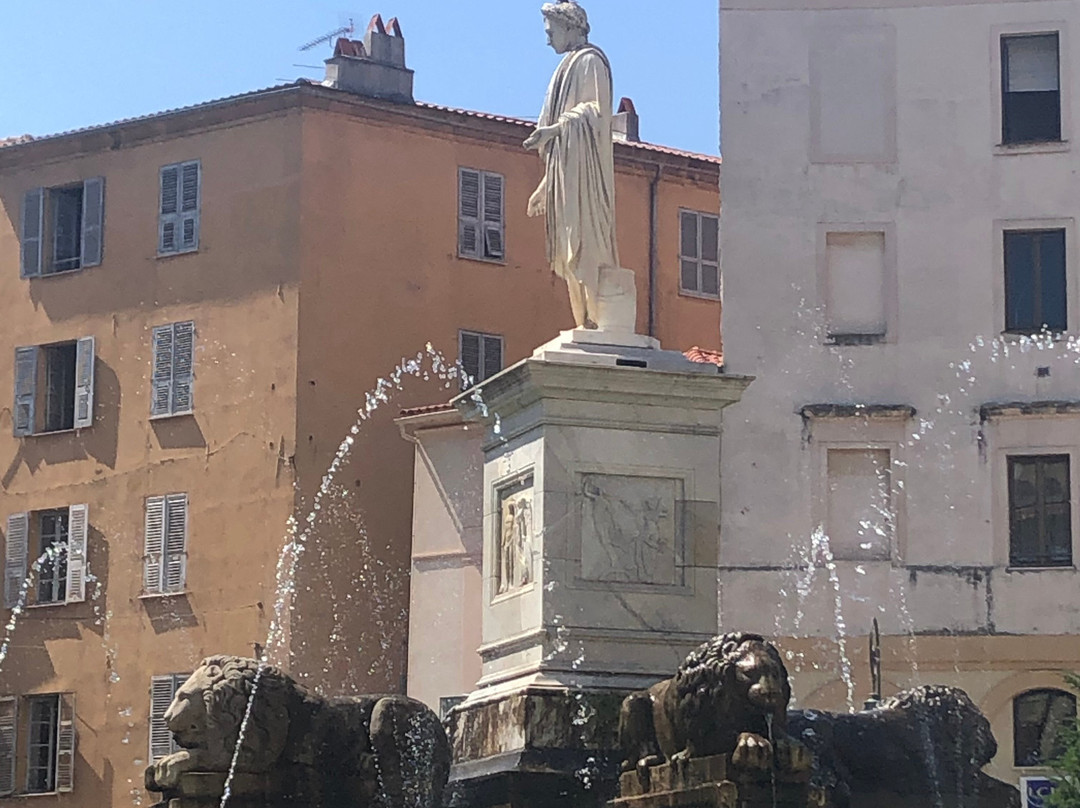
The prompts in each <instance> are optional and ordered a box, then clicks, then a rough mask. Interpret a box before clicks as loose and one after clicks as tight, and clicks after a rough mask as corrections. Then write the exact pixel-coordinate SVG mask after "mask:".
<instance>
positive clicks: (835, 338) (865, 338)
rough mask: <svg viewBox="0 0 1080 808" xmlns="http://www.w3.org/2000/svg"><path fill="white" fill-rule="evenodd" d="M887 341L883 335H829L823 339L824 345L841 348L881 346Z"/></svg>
mask: <svg viewBox="0 0 1080 808" xmlns="http://www.w3.org/2000/svg"><path fill="white" fill-rule="evenodd" d="M887 341H888V340H887V338H886V335H885V334H829V335H828V336H827V337H826V338H825V344H826V345H835V346H838V347H841V348H851V347H855V348H858V347H862V346H864V345H882V344H884V343H885V342H887Z"/></svg>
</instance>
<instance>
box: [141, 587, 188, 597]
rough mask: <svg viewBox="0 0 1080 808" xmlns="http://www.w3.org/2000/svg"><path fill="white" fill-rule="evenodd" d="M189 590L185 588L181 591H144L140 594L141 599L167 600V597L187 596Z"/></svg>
mask: <svg viewBox="0 0 1080 808" xmlns="http://www.w3.org/2000/svg"><path fill="white" fill-rule="evenodd" d="M187 594H188V590H186V589H184V590H183V591H180V592H143V593H142V594H141V595H139V600H165V599H167V598H183V597H187Z"/></svg>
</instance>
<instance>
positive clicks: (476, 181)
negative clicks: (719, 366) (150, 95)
mask: <svg viewBox="0 0 1080 808" xmlns="http://www.w3.org/2000/svg"><path fill="white" fill-rule="evenodd" d="M411 79H412V74H411V71H409V70H407V69H406V68H405V65H404V48H403V40H402V39H401V33H400V29H399V28H398V26H397V25H396V24H390V25H387V26H383V25H382V24H381V22H380V21H378V20H376V21H375V24H374V25H373V26H372V28H371V30H370V31H369V32H368V35H367V36H366V37H365V40H364V41H363V42H351V41H345V40H342V41H340V42H339V43H338V46H337V48H336V50H335V55H334V57H333V58H331V59H330V60H328V62H327V80H326V81H324V82H322V83H314V82H310V81H299V82H296V83H292V84H286V85H282V86H278V87H272V88H269V89H265V90H258V91H255V92H251V93H246V94H243V95H239V96H234V97H231V98H225V99H221V100H217V101H211V102H208V103H205V104H199V105H196V106H193V107H189V108H185V109H180V110H173V111H168V112H162V113H158V114H154V115H149V116H146V117H144V118H138V119H133V120H127V121H122V122H118V123H112V124H107V125H103V126H95V127H91V128H87V129H83V130H79V131H75V132H69V133H64V134H60V135H55V136H49V137H41V138H25V137H24V138H18V139H12V140H9V141H4V142H0V212H2V215H0V307H2V308H0V311H2V314H0V399H3V400H6V402H8V403H6V404H4V405H3V406H2V407H0V510H2V513H0V529H2V530H3V531H4V537H3V542H2V546H3V551H4V607H5V609H6V610H7V611H5V613H4V620H5V622H6V621H7V620H9V619H10V620H11V621H12V622H10V623H9V624H8V628H7V630H6V633H5V634H4V635H3V637H2V643H3V644H2V650H0V697H2V698H0V797H4V796H10V795H21V794H27V793H52V792H56V793H57V794H58V796H57V798H56V802H57V803H58V804H62V805H79V806H88V807H89V806H94V808H97V806H102V805H121V804H125V805H126V804H139V801H140V800H141V801H142V803H143V804H148V803H149V802H152V801H153V796H152V795H148V794H146V793H144V792H143V791H142V789H143V781H142V772H143V769H144V768H145V766H146V765H147V763H148V762H150V761H152V760H153V759H154V758H155V757H159V756H161V755H164V754H168V753H169V752H170V751H171V749H172V740H171V736H170V735H169V733H168V731H167V729H166V728H165V726H164V723H163V721H162V720H161V716H162V715H163V714H164V710H165V708H166V707H167V705H168V703H169V701H170V700H171V698H172V694H173V691H174V689H175V687H176V686H177V685H178V683H179V682H181V681H182V680H183V678H184V675H185V674H186V673H187V672H188V671H190V670H191V669H192V666H193V665H195V664H197V661H198V660H199V659H200V658H202V657H203V656H205V655H208V654H211V653H230V654H241V655H247V656H251V655H255V654H260V653H262V652H264V651H267V652H269V653H270V655H271V659H272V660H273V661H275V662H276V663H278V664H280V665H282V666H284V667H286V668H287V669H288V670H289V671H290V672H291V673H293V675H294V676H296V677H297V678H298V679H299V680H300V681H301V682H303V683H304V684H306V685H308V686H309V687H312V688H314V689H317V690H319V691H320V692H324V693H329V694H334V693H355V692H364V691H369V692H371V691H386V690H402V689H403V688H404V686H405V685H404V683H405V679H406V660H407V650H406V649H407V628H408V624H409V621H408V605H409V583H410V582H409V572H408V571H409V559H410V537H411V532H412V525H411V519H412V512H411V503H412V494H413V465H412V460H413V452H412V448H411V447H410V446H409V444H407V443H406V442H405V441H403V440H402V439H401V436H400V434H399V430H398V428H397V426H395V424H394V418H395V417H396V416H397V415H398V412H399V411H400V409H402V408H406V407H415V406H418V405H423V404H430V403H433V402H440V401H446V400H447V399H448V398H449V397H450V396H451V395H452V394H454V393H456V391H457V389H458V387H459V384H460V382H459V381H458V380H456V379H444V378H441V377H440V371H439V368H438V367H433V360H432V358H431V354H430V353H429V351H428V349H427V347H426V346H427V345H428V344H430V345H431V346H432V349H433V351H438V352H441V353H442V355H443V356H444V357H445V360H446V362H448V363H451V364H452V363H453V362H455V361H456V360H458V359H460V360H461V362H462V363H463V365H464V367H465V369H466V370H467V371H468V372H469V373H470V374H471V375H472V376H474V377H484V376H486V375H489V374H490V373H493V372H495V371H497V370H499V369H500V368H502V367H505V366H507V365H509V364H510V363H512V362H515V361H517V360H519V359H521V358H523V357H525V356H527V355H528V354H529V353H531V351H532V350H533V348H534V347H536V346H537V345H539V344H541V343H543V342H545V341H547V340H548V339H550V338H552V337H553V336H555V335H556V334H557V332H558V331H559V330H561V329H566V328H569V327H571V326H572V319H571V314H570V308H569V304H568V301H567V295H566V287H565V284H563V283H562V282H561V281H559V280H558V279H557V278H555V277H554V276H553V275H552V274H551V272H550V271H549V269H548V267H547V264H546V261H545V256H544V238H543V223H542V221H541V220H536V219H528V218H527V217H526V215H525V207H526V200H527V199H528V196H529V194H530V192H531V191H532V189H533V188H534V187H535V186H536V184H537V182H538V180H539V179H540V176H541V165H540V163H539V160H538V159H537V157H536V155H535V153H530V152H526V151H524V150H523V149H522V146H521V143H522V141H523V140H524V139H525V137H526V136H527V135H528V134H529V132H530V129H531V127H530V124H529V123H528V122H526V121H520V120H513V119H509V118H504V117H500V116H496V115H489V114H482V113H477V112H469V111H465V110H460V109H449V108H446V107H440V106H436V105H433V104H427V103H420V102H416V101H414V100H413V99H412V92H411ZM621 110H622V111H621V113H620V115H619V116H617V127H618V128H619V129H620V130H621V131H620V132H618V133H617V134H616V139H617V141H618V142H617V145H616V151H615V159H616V171H617V200H618V203H617V204H618V209H617V216H618V226H619V251H620V255H621V259H622V263H623V264H624V266H628V267H632V268H633V269H634V270H635V271H636V273H637V283H638V300H639V314H638V331H639V332H641V333H648V334H652V335H654V336H656V337H658V338H659V339H660V340H661V342H662V343H663V345H664V347H667V348H677V349H688V348H690V347H691V346H698V347H700V348H701V349H703V350H704V351H706V352H710V351H718V350H719V349H720V347H721V345H720V301H719V271H718V235H717V224H718V220H717V217H718V213H719V192H718V181H719V178H718V175H719V159H718V158H715V157H708V156H702V155H696V154H688V153H684V152H680V151H677V150H674V149H669V148H664V147H661V146H655V145H650V144H647V143H642V142H639V141H638V140H637V135H636V130H637V117H636V113H635V112H634V110H633V106H632V104H630V103H629V102H624V103H623V105H622V107H621ZM418 355H419V357H420V361H419V362H416V363H415V365H416V367H412V368H409V369H408V370H407V372H405V373H404V374H398V376H394V371H395V368H396V367H398V366H400V365H401V364H402V362H403V360H415V359H417V357H418ZM435 364H436V365H437V362H436V363H435ZM417 367H418V368H419V370H417V372H416V373H415V374H414V373H412V372H409V371H412V370H415V369H416V368H417ZM444 375H445V373H444ZM397 378H400V385H399V387H395V386H394V382H395V381H396V380H397ZM380 379H383V380H385V381H384V383H383V385H382V387H383V388H384V391H385V395H384V396H381V395H377V396H374V397H372V398H368V394H369V393H371V392H372V391H375V390H376V389H377V388H378V387H379V380H380ZM387 383H389V384H387ZM384 398H385V400H383V399H384ZM369 402H370V407H369ZM372 408H373V409H372ZM369 409H370V414H369V415H368V414H367V413H368V410H369ZM358 410H359V411H363V412H364V413H365V415H366V417H365V418H364V419H362V422H361V423H359V428H358V429H357V430H356V431H355V432H354V431H353V430H352V427H353V426H354V425H355V424H357V423H358ZM345 438H350V439H351V443H349V444H348V445H345V444H343V443H342V441H343V439H345ZM339 453H341V454H342V455H343V458H342V459H341V460H339V461H338V462H336V463H335V462H334V459H335V456H337V455H338V454H339ZM332 464H333V465H332ZM331 468H332V471H333V473H332V474H331V475H329V478H327V474H328V469H331ZM320 489H322V491H321V493H320ZM316 505H317V506H318V507H317V508H316V507H315V506H316ZM309 514H311V517H310V518H309ZM283 548H288V549H287V550H286V551H285V552H284V553H283ZM268 643H269V646H268V645H267V644H268ZM133 801H134V803H133Z"/></svg>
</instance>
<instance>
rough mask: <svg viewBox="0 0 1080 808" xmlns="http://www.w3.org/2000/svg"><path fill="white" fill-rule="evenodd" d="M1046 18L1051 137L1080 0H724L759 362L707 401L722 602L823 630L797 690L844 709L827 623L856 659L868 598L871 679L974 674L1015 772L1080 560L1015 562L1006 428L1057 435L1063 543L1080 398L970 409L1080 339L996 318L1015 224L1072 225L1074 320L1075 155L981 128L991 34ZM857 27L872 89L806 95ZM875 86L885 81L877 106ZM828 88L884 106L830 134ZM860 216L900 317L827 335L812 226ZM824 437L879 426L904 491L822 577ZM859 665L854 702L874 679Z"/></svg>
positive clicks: (1066, 662)
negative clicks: (1057, 56)
mask: <svg viewBox="0 0 1080 808" xmlns="http://www.w3.org/2000/svg"><path fill="white" fill-rule="evenodd" d="M1048 28H1050V29H1056V28H1060V29H1061V30H1062V42H1063V49H1062V62H1061V64H1062V88H1063V96H1064V97H1065V99H1066V100H1065V101H1063V127H1064V132H1065V134H1064V137H1065V139H1069V137H1070V135H1069V134H1068V133H1070V132H1071V133H1075V132H1077V131H1078V130H1077V125H1078V123H1080V121H1078V120H1077V110H1078V109H1080V104H1078V103H1077V97H1076V93H1077V92H1078V90H1080V63H1078V62H1077V61H1076V59H1075V56H1073V55H1070V50H1069V49H1070V48H1074V47H1075V43H1076V41H1077V37H1078V36H1080V9H1078V7H1077V6H1076V4H1075V3H1069V2H1063V1H1061V0H1038V1H1037V2H1014V3H1009V2H983V3H979V2H933V3H914V2H907V1H906V0H896V1H895V2H893V1H892V0H881V1H880V2H878V1H877V0H867V1H866V2H863V0H850V2H847V1H845V2H840V3H831V2H830V3H825V2H823V1H822V2H819V0H806V1H805V2H799V0H790V2H789V0H732V1H731V2H728V0H723V1H722V2H721V82H722V83H721V91H722V93H721V96H722V115H723V134H724V142H723V145H724V165H723V169H722V185H723V191H724V216H723V222H722V246H723V272H724V291H725V303H726V307H725V316H724V341H725V359H726V362H727V367H728V368H729V370H730V371H732V372H734V373H745V374H752V375H755V376H757V380H756V381H755V382H754V383H753V384H752V385H751V386H750V388H749V389H748V390H747V392H746V394H745V395H744V396H743V399H742V401H741V402H740V403H739V404H737V405H735V406H733V407H732V408H731V409H730V410H729V411H728V413H727V414H726V418H725V422H724V457H723V476H722V480H723V494H724V507H723V516H722V528H721V551H720V563H721V590H722V591H721V606H720V609H721V622H722V624H723V625H724V627H725V628H729V629H730V628H734V627H739V628H747V629H753V630H758V631H763V632H765V633H768V634H779V635H781V636H790V635H795V636H800V637H807V636H808V637H811V638H818V639H814V640H801V641H798V643H801V644H802V645H803V646H805V650H806V656H805V657H804V658H803V660H802V661H801V662H799V665H800V666H801V668H802V670H803V671H804V673H803V675H802V676H801V677H796V681H797V684H796V692H797V693H798V695H799V696H800V698H803V697H807V696H808V695H810V694H815V693H816V695H814V696H813V698H812V699H811V700H812V701H813V702H814V704H815V705H816V706H829V707H832V708H837V707H842V706H843V705H844V702H845V700H846V691H847V686H846V685H845V684H844V683H843V682H842V681H841V670H842V667H843V666H842V665H841V661H840V657H839V655H838V650H837V642H836V638H837V637H838V636H840V635H844V636H846V640H845V649H846V651H847V653H848V655H849V656H854V658H853V660H852V662H853V668H852V671H853V675H855V676H856V677H861V675H862V673H863V670H864V668H865V661H864V660H862V659H860V658H859V654H861V653H862V650H863V646H864V645H865V643H866V637H865V635H866V632H867V630H868V628H869V624H870V621H871V619H872V618H874V617H877V618H878V619H879V621H880V623H881V630H882V634H883V635H889V636H888V637H887V639H886V643H887V645H888V644H891V645H892V647H894V648H895V649H897V650H896V657H895V659H894V661H893V662H892V663H888V664H887V666H886V667H887V671H886V679H887V680H888V681H887V683H891V685H892V686H893V687H900V686H907V685H909V684H911V683H913V682H917V681H943V682H949V683H954V684H960V685H961V686H963V687H965V688H968V689H969V690H970V691H971V695H972V696H973V698H975V700H976V702H978V703H980V705H981V706H982V707H983V708H984V709H986V710H987V712H988V714H990V716H991V719H992V720H993V721H994V730H995V733H996V734H997V737H998V739H999V741H1000V742H1001V752H1000V753H999V756H998V758H997V760H996V761H995V771H996V773H998V774H1000V775H1002V776H1015V775H1016V774H1017V772H1016V771H1013V770H1012V769H1011V765H1010V764H1011V761H1012V748H1011V737H1012V729H1011V720H1012V717H1011V706H1009V705H1010V703H1011V699H1012V697H1013V696H1014V695H1016V694H1017V693H1019V692H1022V690H1024V689H1026V687H1027V683H1028V681H1029V679H1031V677H1033V676H1035V673H1034V672H1036V671H1043V672H1045V675H1043V674H1039V676H1041V677H1042V679H1045V680H1046V681H1047V682H1049V684H1050V685H1053V686H1059V685H1060V684H1061V682H1060V677H1059V676H1058V675H1057V674H1056V673H1054V671H1058V670H1061V669H1069V668H1071V669H1076V668H1077V667H1080V639H1077V637H1076V635H1077V634H1080V601H1078V598H1077V592H1078V591H1080V576H1078V574H1077V572H1076V570H1075V568H1067V569H1058V570H1047V571H1032V570H1025V571H1013V570H1010V569H1009V568H1008V564H1009V559H1008V511H1007V495H1006V488H1005V485H1006V481H1007V480H1006V477H1005V463H1006V461H1005V457H1006V455H1007V453H1008V452H1010V451H1015V450H1028V451H1035V452H1038V451H1046V452H1066V453H1069V454H1070V455H1071V456H1072V458H1073V463H1072V488H1073V491H1072V492H1071V493H1072V506H1073V512H1072V517H1073V533H1072V535H1073V543H1074V550H1073V557H1074V560H1075V559H1080V489H1078V488H1077V478H1078V477H1080V466H1078V465H1077V461H1078V458H1080V419H1077V417H1076V416H1075V414H1068V413H1064V414H1059V415H1045V416H1043V415H1036V416H1030V415H1029V416H1016V417H1013V416H1009V417H996V416H995V417H990V418H988V419H987V420H983V419H982V418H981V416H980V409H981V407H982V406H983V405H984V404H986V403H987V402H1003V401H1033V400H1045V399H1053V400H1060V401H1074V400H1078V399H1080V375H1078V374H1077V359H1078V358H1080V354H1078V353H1077V352H1076V351H1075V350H1072V349H1070V348H1069V346H1067V345H1065V344H1064V343H1058V344H1057V345H1055V346H1054V347H1052V348H1044V349H1040V348H1038V347H1037V346H1035V347H1033V346H1030V345H1029V346H1024V345H1021V344H1019V343H1018V342H1017V341H1015V340H1014V339H1012V338H1008V337H1006V338H1002V337H1001V331H1002V329H1003V327H1004V314H1003V306H1004V302H1003V299H1004V292H1003V269H1002V254H1001V252H1002V251H1001V246H1000V245H1001V239H1002V229H1003V228H1005V227H1009V226H1017V227H1021V226H1028V227H1038V226H1047V227H1057V226H1061V227H1065V228H1066V231H1067V236H1066V237H1067V240H1068V247H1067V250H1068V256H1069V257H1068V274H1069V286H1068V296H1069V297H1068V301H1069V318H1070V326H1071V329H1070V332H1071V333H1072V334H1075V333H1077V331H1078V330H1080V329H1078V328H1077V323H1078V322H1080V310H1078V308H1077V306H1076V302H1077V293H1078V290H1080V272H1078V267H1080V263H1078V262H1077V255H1078V254H1080V243H1078V242H1077V233H1076V228H1075V220H1076V218H1077V217H1078V216H1080V198H1078V197H1077V195H1076V187H1075V175H1076V173H1077V171H1078V170H1080V153H1078V152H1077V151H1076V148H1075V145H1074V144H1069V145H1067V146H1066V147H1065V148H1062V149H1058V150H1057V151H1050V152H1049V153H1009V154H1006V153H1002V152H1003V151H1004V150H1003V149H1001V148H998V147H996V144H998V142H999V140H1000V119H999V117H998V114H999V113H998V112H997V111H996V100H995V98H996V96H995V92H994V82H995V76H996V75H998V71H1000V64H999V63H998V61H997V58H998V57H997V55H996V54H997V48H998V47H999V45H998V42H999V36H1000V34H1001V33H1002V32H1003V31H1005V32H1008V31H1024V30H1026V31H1033V30H1035V31H1037V30H1046V29H1048ZM852 32H854V33H852ZM864 35H865V36H869V37H871V38H873V37H878V38H879V39H880V42H881V43H882V44H881V49H880V52H879V53H877V54H876V55H874V56H873V58H872V59H871V61H873V62H875V64H877V61H878V60H880V62H881V64H884V65H885V66H887V67H889V71H888V73H887V74H886V75H884V77H883V78H882V79H881V81H880V82H879V84H880V87H879V91H880V93H879V94H878V95H874V97H870V95H869V91H868V90H866V87H867V86H870V84H873V86H874V87H878V84H874V82H873V81H870V79H866V78H865V77H861V76H860V77H855V76H853V77H851V80H850V82H847V83H843V82H842V85H843V86H842V87H841V89H844V90H845V91H846V92H847V93H848V97H847V98H846V100H845V101H844V103H847V104H849V105H850V107H849V108H848V109H847V110H846V111H845V110H844V109H839V110H837V108H836V107H835V106H830V103H832V102H829V103H825V102H823V101H822V98H823V97H824V96H827V95H828V88H824V89H823V87H822V86H821V82H823V81H826V80H827V79H823V78H822V76H827V75H829V74H830V73H829V71H830V70H832V75H834V76H835V75H836V72H837V71H836V70H834V69H833V67H831V66H830V63H829V59H830V58H831V57H830V54H829V48H830V47H835V48H841V47H846V45H844V44H843V43H845V42H847V41H849V39H850V38H851V37H852V36H855V37H856V38H857V37H860V36H864ZM875 41H877V40H875ZM867 58H869V57H867ZM872 69H873V65H871V66H870V67H868V70H871V72H872ZM875 81H876V79H875ZM868 82H869V83H868ZM833 89H835V88H833ZM860 93H863V95H860ZM881 94H884V97H886V98H888V97H890V94H891V96H892V98H894V102H893V103H892V104H889V105H887V106H886V107H884V108H881V107H880V104H879V103H878V102H879V101H880V98H881V97H882V96H881ZM823 110H824V111H826V112H829V111H831V112H830V114H835V115H836V116H840V117H842V116H843V115H851V116H853V118H852V120H853V121H855V123H856V124H859V115H860V114H865V115H867V116H874V115H877V116H878V118H879V120H878V121H877V123H875V125H874V126H868V128H867V130H866V131H865V132H864V131H861V130H859V126H858V125H856V126H855V129H854V130H852V131H847V132H844V133H841V134H842V135H843V137H847V138H849V139H850V141H851V142H852V143H854V144H855V145H854V146H850V151H851V154H848V155H847V156H843V155H839V156H838V155H837V153H836V148H838V147H837V146H836V142H832V143H831V145H830V143H829V142H825V141H827V140H828V138H829V137H834V138H836V139H842V138H841V135H838V134H836V133H835V132H834V133H833V134H832V135H829V134H828V132H827V130H828V128H829V127H828V124H829V121H825V122H822V120H821V119H820V115H821V114H822V111H823ZM875 110H878V112H875ZM877 124H880V128H875V126H877ZM823 127H824V128H823ZM823 132H825V134H823ZM881 132H884V133H885V134H884V135H881V134H880V133H881ZM879 135H880V137H879ZM837 142H839V141H838V140H837ZM849 145H850V144H849ZM834 147H836V148H834ZM863 147H865V151H864V153H861V154H858V153H857V152H858V151H859V149H860V148H863ZM830 150H831V151H830ZM1020 151H1023V150H1020ZM1029 151H1030V150H1029ZM867 229H871V230H875V229H880V230H881V231H882V232H885V234H886V241H887V244H888V243H889V242H891V254H890V258H889V260H890V261H891V264H890V266H889V267H888V268H887V274H888V273H891V279H889V280H888V283H889V284H890V286H889V288H887V289H886V296H887V297H889V298H890V299H891V301H892V306H893V312H894V315H893V316H894V319H893V320H892V321H890V323H889V330H888V333H887V334H886V336H885V339H884V340H883V341H881V342H879V343H877V344H870V345H850V346H837V345H829V344H826V343H827V342H828V340H827V334H826V313H825V310H824V305H825V303H824V296H823V293H822V279H821V277H820V273H821V272H822V265H823V255H822V251H823V243H824V238H823V236H824V233H825V232H828V231H834V232H852V231H854V232H859V231H865V230H867ZM888 250H889V248H888V246H887V251H888ZM995 340H996V341H995ZM1039 368H1047V369H1048V370H1044V371H1042V372H1038V369H1039ZM829 403H843V404H855V403H865V404H889V405H910V406H913V407H914V408H915V410H916V415H915V416H914V418H912V419H910V420H908V421H906V422H905V423H903V425H902V429H897V428H896V425H895V423H893V424H891V425H890V424H885V423H883V421H882V420H881V419H876V418H873V417H871V418H863V417H856V418H851V419H847V420H839V421H838V420H832V421H830V420H829V419H827V418H816V419H814V418H811V419H809V422H808V423H807V424H804V423H803V420H802V419H801V418H800V416H799V410H800V409H801V408H802V407H804V406H805V405H808V404H829ZM828 445H832V446H845V445H846V446H849V447H858V446H870V445H874V446H878V445H881V446H886V447H888V448H889V449H890V451H891V452H892V458H893V461H894V466H893V480H894V481H895V480H897V479H900V480H902V481H903V486H904V487H903V489H902V490H896V489H895V488H894V494H895V495H896V503H897V507H898V508H899V509H901V511H902V512H901V513H900V514H899V515H898V528H897V531H896V535H895V541H894V545H893V554H892V559H891V560H889V561H845V560H840V561H837V563H836V569H835V574H834V576H830V574H829V571H828V570H827V569H825V568H824V565H823V562H824V555H823V554H822V553H821V552H820V548H819V551H818V552H817V553H815V552H814V551H813V549H812V547H811V545H812V541H811V535H812V533H813V531H814V528H815V527H816V525H818V524H820V523H821V519H820V514H821V513H822V507H823V504H822V498H823V496H824V495H823V493H822V473H823V472H822V468H823V466H822V457H823V451H824V449H825V448H827V446H828ZM897 461H899V464H897ZM814 558H816V563H817V564H818V567H819V568H818V570H817V572H816V574H815V575H814V576H813V577H812V579H811V577H810V575H809V574H808V571H807V567H808V562H809V561H810V560H811V559H814ZM912 634H914V635H917V639H910V640H905V639H904V637H905V636H906V635H912ZM964 635H967V636H964ZM815 664H819V665H821V666H822V671H820V672H815V671H813V667H814V665H815ZM890 665H891V670H890ZM916 668H917V670H916ZM1036 678H1038V677H1036ZM828 682H831V684H827V683H828ZM1010 683H1011V684H1010ZM856 684H858V687H857V688H856V689H855V697H856V702H857V703H861V701H862V699H863V698H865V695H866V693H867V687H866V683H865V682H863V681H862V679H861V678H859V679H858V680H857V682H856ZM995 687H996V688H999V689H998V690H995V689H994V688H995ZM1000 688H1004V689H1005V690H1000ZM1005 691H1009V692H1008V693H1007V695H1003V694H1004V693H1005ZM890 692H891V691H890ZM990 693H997V694H998V695H997V696H994V698H999V697H1000V698H999V700H1000V703H999V704H998V703H995V704H996V706H995V704H990V702H989V701H987V699H990V695H989V694H990Z"/></svg>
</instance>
